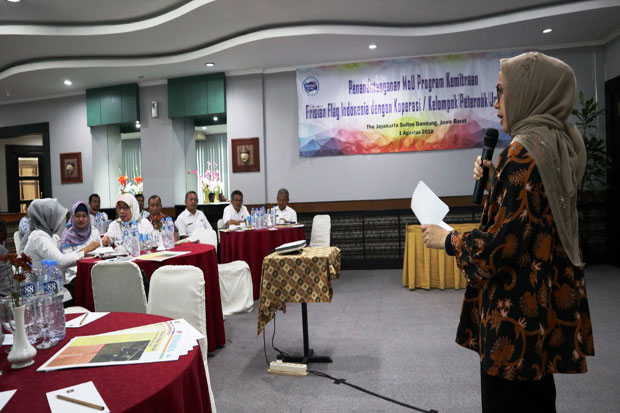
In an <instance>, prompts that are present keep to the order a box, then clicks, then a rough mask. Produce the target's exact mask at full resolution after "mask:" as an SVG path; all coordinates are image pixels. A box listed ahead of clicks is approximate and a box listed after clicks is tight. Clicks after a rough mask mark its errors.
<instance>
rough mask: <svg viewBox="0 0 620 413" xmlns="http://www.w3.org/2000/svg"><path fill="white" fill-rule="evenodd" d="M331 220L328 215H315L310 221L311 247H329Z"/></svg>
mask: <svg viewBox="0 0 620 413" xmlns="http://www.w3.org/2000/svg"><path fill="white" fill-rule="evenodd" d="M331 228H332V220H331V218H330V216H329V215H315V216H314V218H313V219H312V233H311V234H310V246H311V247H329V245H330V232H331Z"/></svg>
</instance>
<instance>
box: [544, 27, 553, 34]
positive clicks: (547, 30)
mask: <svg viewBox="0 0 620 413" xmlns="http://www.w3.org/2000/svg"><path fill="white" fill-rule="evenodd" d="M552 31H553V29H552V28H548V29H545V30H543V33H544V34H547V33H551V32H552Z"/></svg>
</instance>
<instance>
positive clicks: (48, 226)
mask: <svg viewBox="0 0 620 413" xmlns="http://www.w3.org/2000/svg"><path fill="white" fill-rule="evenodd" d="M28 216H29V217H30V227H31V231H30V232H28V233H26V235H25V237H24V238H25V239H24V240H22V241H23V242H25V244H26V247H24V254H26V255H27V256H29V257H30V258H31V259H32V268H33V269H34V270H40V269H41V261H42V260H54V261H56V265H57V266H58V269H59V270H60V271H62V272H63V273H64V272H65V270H66V269H67V268H69V267H73V266H75V265H76V264H77V260H79V259H80V258H84V254H88V253H89V252H91V251H93V250H95V249H97V248H98V247H99V241H91V242H89V243H87V244H86V246H85V247H84V248H83V249H82V250H81V251H72V252H69V253H67V254H63V253H62V252H60V250H59V249H58V246H57V244H56V240H55V239H54V238H53V235H54V234H56V233H57V232H59V231H60V229H61V228H62V227H63V226H64V223H65V217H66V216H67V208H65V207H63V206H62V205H60V204H59V203H58V201H56V200H55V199H51V198H46V199H35V200H34V201H32V203H31V204H30V206H29V207H28ZM68 298H69V297H68Z"/></svg>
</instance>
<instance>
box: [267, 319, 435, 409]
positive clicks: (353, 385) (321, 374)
mask: <svg viewBox="0 0 620 413" xmlns="http://www.w3.org/2000/svg"><path fill="white" fill-rule="evenodd" d="M275 336H276V314H275V313H274V314H273V335H272V336H271V347H272V348H273V349H274V350H275V351H277V352H278V353H279V354H280V356H282V357H283V358H285V357H286V358H288V357H289V355H288V354H286V353H285V352H283V351H282V350H280V349H278V348H277V347H276V346H275V345H274V339H275ZM263 350H264V351H265V361H267V350H265V329H263ZM267 365H269V362H267ZM307 371H308V373H311V374H314V375H315V376H319V377H325V378H328V379H331V380H333V381H334V384H346V385H347V386H349V387H353V388H354V389H357V390H359V391H362V392H364V393H367V394H370V395H371V396H375V397H378V398H380V399H383V400H386V401H388V402H392V403H395V404H398V405H400V406H403V407H406V408H408V409H412V410H417V411H419V412H423V413H439V412H438V411H437V410H433V409H431V410H424V409H420V408H419V407H415V406H412V405H410V404H407V403H403V402H399V401H398V400H394V399H390V398H389V397H386V396H382V395H380V394H378V393H374V392H371V391H370V390H366V389H365V388H363V387H360V386H356V385H355V384H351V383H348V382H347V381H346V379H336V378H334V377H332V376H330V375H329V374H326V373H323V372H321V371H316V370H310V369H308V370H307Z"/></svg>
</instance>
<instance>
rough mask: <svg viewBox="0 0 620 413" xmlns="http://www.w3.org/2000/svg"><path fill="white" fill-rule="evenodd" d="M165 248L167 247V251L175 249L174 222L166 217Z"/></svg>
mask: <svg viewBox="0 0 620 413" xmlns="http://www.w3.org/2000/svg"><path fill="white" fill-rule="evenodd" d="M164 247H166V249H167V250H169V249H172V248H174V223H173V222H172V218H170V217H166V230H165V232H164Z"/></svg>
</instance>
